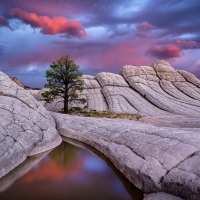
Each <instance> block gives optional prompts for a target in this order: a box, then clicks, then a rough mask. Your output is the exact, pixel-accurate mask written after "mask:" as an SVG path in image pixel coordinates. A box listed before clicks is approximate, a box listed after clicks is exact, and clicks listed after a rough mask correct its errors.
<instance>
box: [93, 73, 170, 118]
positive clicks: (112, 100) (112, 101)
mask: <svg viewBox="0 0 200 200" xmlns="http://www.w3.org/2000/svg"><path fill="white" fill-rule="evenodd" d="M96 79H97V80H98V82H99V83H100V84H101V86H102V92H103V94H104V96H105V98H106V100H107V103H108V107H109V110H110V111H112V112H122V113H132V114H137V113H142V114H144V115H161V114H167V113H166V112H164V111H162V110H161V109H159V108H157V107H156V106H154V105H152V104H151V103H149V102H148V101H147V100H146V99H145V98H143V97H142V96H141V95H140V94H138V93H137V92H136V91H134V90H133V89H131V88H130V87H129V85H128V83H127V82H126V81H125V80H124V78H123V77H122V76H121V75H118V74H113V73H105V72H102V73H99V74H97V75H96Z"/></svg>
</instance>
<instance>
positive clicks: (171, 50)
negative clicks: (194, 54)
mask: <svg viewBox="0 0 200 200" xmlns="http://www.w3.org/2000/svg"><path fill="white" fill-rule="evenodd" d="M181 53H182V52H181V50H180V49H179V48H178V47H177V46H174V45H169V46H164V47H152V48H150V49H148V50H147V51H146V55H148V56H153V57H156V58H160V59H168V58H177V57H181Z"/></svg>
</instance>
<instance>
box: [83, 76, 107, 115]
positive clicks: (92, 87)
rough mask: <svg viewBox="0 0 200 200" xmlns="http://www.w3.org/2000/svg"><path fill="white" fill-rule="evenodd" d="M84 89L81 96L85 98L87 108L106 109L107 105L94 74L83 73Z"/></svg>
mask: <svg viewBox="0 0 200 200" xmlns="http://www.w3.org/2000/svg"><path fill="white" fill-rule="evenodd" d="M83 80H84V88H85V89H84V90H83V92H82V93H81V97H83V98H85V99H86V100H87V105H88V109H89V110H97V111H107V110H108V106H107V103H106V100H105V98H104V96H103V94H102V92H101V86H100V84H99V83H98V81H97V80H96V79H95V77H94V76H89V75H84V76H83Z"/></svg>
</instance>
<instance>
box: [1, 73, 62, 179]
mask: <svg viewBox="0 0 200 200" xmlns="http://www.w3.org/2000/svg"><path fill="white" fill-rule="evenodd" d="M0 118H1V120H0V158H1V162H0V177H2V176H4V175H5V174H7V173H8V172H9V171H11V170H12V169H14V168H15V167H16V166H18V165H19V164H20V163H22V162H23V161H24V160H25V159H26V158H27V156H30V155H35V154H38V153H41V152H44V151H47V150H49V149H52V148H54V147H55V146H57V145H58V144H60V142H61V137H60V135H59V134H58V132H57V130H56V129H55V121H54V119H53V118H52V116H51V115H50V114H49V112H48V111H47V110H46V109H45V108H44V107H43V106H42V105H41V104H40V103H39V102H38V101H37V100H36V99H35V98H34V97H33V96H32V95H31V94H30V93H29V92H27V91H26V90H24V89H23V88H21V87H19V86H18V85H17V84H15V83H14V82H12V81H11V80H10V78H9V77H8V76H7V75H5V74H3V73H2V72H0Z"/></svg>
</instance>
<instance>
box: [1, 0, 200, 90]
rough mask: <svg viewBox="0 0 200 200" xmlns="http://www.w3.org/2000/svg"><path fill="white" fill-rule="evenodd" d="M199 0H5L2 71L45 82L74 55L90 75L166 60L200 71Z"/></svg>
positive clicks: (28, 80) (39, 84)
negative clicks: (51, 69) (61, 61)
mask: <svg viewBox="0 0 200 200" xmlns="http://www.w3.org/2000/svg"><path fill="white" fill-rule="evenodd" d="M199 10H200V1H199V0H177V1H176V0H167V1H166V0H34V1H27V0H1V1H0V71H3V72H4V73H6V74H8V75H9V76H12V77H17V78H19V79H20V80H21V82H22V83H23V84H26V85H28V86H32V87H43V85H44V83H45V82H46V78H45V71H46V70H47V69H48V68H49V66H50V64H51V63H52V61H55V60H57V59H58V58H59V57H61V56H63V55H66V54H69V55H70V56H71V57H72V59H73V60H74V61H75V63H76V64H78V65H80V70H81V71H82V72H83V73H84V74H90V75H95V74H96V73H98V72H100V71H107V72H114V73H118V72H119V70H120V69H121V68H122V66H123V65H127V64H129V65H135V66H140V65H149V64H150V63H152V62H153V61H154V60H158V59H164V60H166V61H167V62H169V63H170V64H171V65H172V66H173V67H174V68H177V69H183V70H187V71H190V72H192V73H194V74H195V75H196V76H197V77H198V78H200V12H199Z"/></svg>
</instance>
